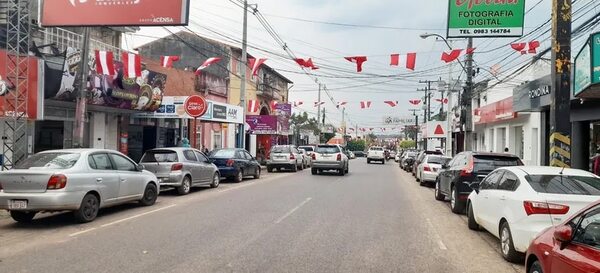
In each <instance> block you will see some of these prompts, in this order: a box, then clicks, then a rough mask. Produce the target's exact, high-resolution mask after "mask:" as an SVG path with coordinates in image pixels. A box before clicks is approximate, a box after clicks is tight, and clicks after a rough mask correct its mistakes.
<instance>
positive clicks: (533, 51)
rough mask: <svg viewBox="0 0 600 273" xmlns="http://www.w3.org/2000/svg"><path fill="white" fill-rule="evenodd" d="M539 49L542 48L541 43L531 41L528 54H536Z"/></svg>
mask: <svg viewBox="0 0 600 273" xmlns="http://www.w3.org/2000/svg"><path fill="white" fill-rule="evenodd" d="M538 47H540V42H539V41H531V42H529V50H527V53H531V54H536V53H537V48H538Z"/></svg>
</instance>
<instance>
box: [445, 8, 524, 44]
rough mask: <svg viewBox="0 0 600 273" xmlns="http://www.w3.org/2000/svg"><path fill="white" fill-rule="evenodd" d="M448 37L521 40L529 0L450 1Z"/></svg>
mask: <svg viewBox="0 0 600 273" xmlns="http://www.w3.org/2000/svg"><path fill="white" fill-rule="evenodd" d="M449 2H450V4H449V7H448V33H447V36H448V38H468V37H521V36H522V35H523V23H524V14H525V0H449Z"/></svg>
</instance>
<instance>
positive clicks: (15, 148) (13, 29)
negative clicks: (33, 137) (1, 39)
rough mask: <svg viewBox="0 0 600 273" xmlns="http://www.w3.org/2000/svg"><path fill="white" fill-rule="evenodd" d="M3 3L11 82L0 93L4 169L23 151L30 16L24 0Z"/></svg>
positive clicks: (25, 141)
mask: <svg viewBox="0 0 600 273" xmlns="http://www.w3.org/2000/svg"><path fill="white" fill-rule="evenodd" d="M4 3H6V9H5V11H6V19H7V24H6V25H7V31H6V54H7V56H6V64H5V65H6V79H7V81H8V82H9V83H10V84H11V85H12V86H14V88H13V89H11V90H9V92H7V94H5V95H4V96H3V97H2V100H3V102H4V112H5V118H4V132H3V136H2V139H3V142H4V145H3V149H2V150H3V154H4V160H3V161H2V169H3V170H7V169H11V168H13V166H15V165H16V164H18V163H19V162H20V161H21V160H23V159H25V157H26V155H27V116H26V115H27V88H29V81H28V75H29V61H28V51H29V30H30V20H29V4H28V0H7V1H5V2H4ZM0 17H2V16H0Z"/></svg>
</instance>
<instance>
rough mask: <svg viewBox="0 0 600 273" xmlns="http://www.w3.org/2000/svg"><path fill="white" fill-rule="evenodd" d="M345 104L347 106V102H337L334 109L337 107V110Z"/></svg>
mask: <svg viewBox="0 0 600 273" xmlns="http://www.w3.org/2000/svg"><path fill="white" fill-rule="evenodd" d="M346 104H348V102H347V101H340V102H338V103H337V106H336V107H337V108H340V107H341V106H345V105H346Z"/></svg>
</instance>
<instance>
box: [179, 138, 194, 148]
mask: <svg viewBox="0 0 600 273" xmlns="http://www.w3.org/2000/svg"><path fill="white" fill-rule="evenodd" d="M181 147H186V148H190V147H192V146H191V145H190V141H189V140H188V139H187V138H186V137H184V138H183V139H181Z"/></svg>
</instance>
